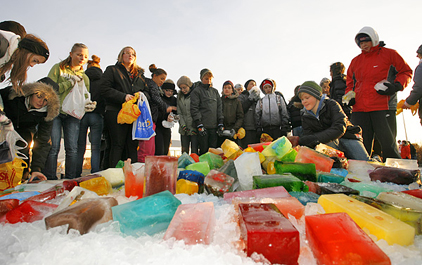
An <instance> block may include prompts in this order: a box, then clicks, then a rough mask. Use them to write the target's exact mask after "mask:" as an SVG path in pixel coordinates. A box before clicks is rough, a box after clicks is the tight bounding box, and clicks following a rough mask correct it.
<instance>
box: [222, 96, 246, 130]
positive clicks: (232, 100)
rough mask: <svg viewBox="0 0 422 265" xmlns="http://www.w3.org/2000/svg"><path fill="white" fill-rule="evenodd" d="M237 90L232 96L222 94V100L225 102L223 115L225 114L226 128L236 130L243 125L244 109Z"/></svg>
mask: <svg viewBox="0 0 422 265" xmlns="http://www.w3.org/2000/svg"><path fill="white" fill-rule="evenodd" d="M238 97H239V95H238V93H237V91H235V93H234V94H233V95H230V96H224V95H223V96H222V97H221V102H222V103H223V116H224V123H223V124H224V129H226V130H231V129H234V130H235V131H236V132H237V131H238V130H239V129H240V127H242V124H243V116H244V115H243V109H242V103H240V101H239V99H238Z"/></svg>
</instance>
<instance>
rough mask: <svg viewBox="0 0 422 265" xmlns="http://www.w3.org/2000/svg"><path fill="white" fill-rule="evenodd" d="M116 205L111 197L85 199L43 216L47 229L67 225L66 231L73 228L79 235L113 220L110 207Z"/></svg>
mask: <svg viewBox="0 0 422 265" xmlns="http://www.w3.org/2000/svg"><path fill="white" fill-rule="evenodd" d="M116 205H118V203H117V201H116V199H115V198H113V197H102V198H96V199H86V200H83V201H80V202H78V203H75V204H73V205H72V206H70V207H68V208H66V209H63V210H61V211H59V212H56V213H54V214H52V215H50V216H48V217H46V218H45V220H44V221H45V226H46V228H47V229H49V228H53V227H56V226H61V225H66V224H67V225H69V227H68V229H67V231H68V232H69V230H70V229H75V230H78V231H79V232H80V234H81V235H83V234H86V233H88V232H89V231H90V230H92V229H93V228H94V227H95V226H96V225H98V224H101V223H106V222H108V221H110V220H113V216H112V214H111V207H113V206H116Z"/></svg>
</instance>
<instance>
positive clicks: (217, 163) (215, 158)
mask: <svg viewBox="0 0 422 265" xmlns="http://www.w3.org/2000/svg"><path fill="white" fill-rule="evenodd" d="M199 162H207V163H208V165H209V166H210V169H218V168H220V167H222V166H223V164H224V162H223V158H221V156H219V155H216V154H213V153H210V152H207V153H205V154H203V155H201V156H200V157H199Z"/></svg>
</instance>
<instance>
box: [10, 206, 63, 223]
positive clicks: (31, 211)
mask: <svg viewBox="0 0 422 265" xmlns="http://www.w3.org/2000/svg"><path fill="white" fill-rule="evenodd" d="M56 208H57V205H56V204H51V203H45V202H36V201H24V202H22V203H21V204H20V205H19V206H18V207H16V208H13V209H12V210H10V211H8V212H7V213H6V215H5V217H6V221H7V222H8V223H11V224H15V223H20V222H26V223H32V222H35V221H38V220H42V219H43V218H44V216H46V215H48V214H50V213H52V212H53V210H54V209H56Z"/></svg>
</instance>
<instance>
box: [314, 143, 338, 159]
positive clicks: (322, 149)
mask: <svg viewBox="0 0 422 265" xmlns="http://www.w3.org/2000/svg"><path fill="white" fill-rule="evenodd" d="M315 151H317V152H319V153H321V154H324V155H326V156H328V157H339V158H344V153H343V152H342V151H340V150H337V149H335V148H333V147H331V146H328V145H326V144H318V145H317V146H315Z"/></svg>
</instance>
